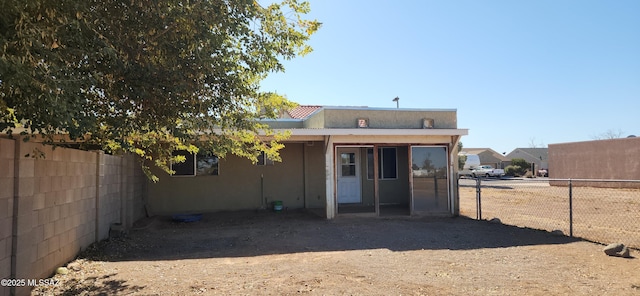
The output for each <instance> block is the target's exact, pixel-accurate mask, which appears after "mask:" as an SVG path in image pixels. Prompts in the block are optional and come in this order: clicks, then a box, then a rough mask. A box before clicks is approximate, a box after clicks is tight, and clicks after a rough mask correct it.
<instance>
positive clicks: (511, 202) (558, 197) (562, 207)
mask: <svg viewBox="0 0 640 296" xmlns="http://www.w3.org/2000/svg"><path fill="white" fill-rule="evenodd" d="M534 185H535V186H534ZM540 185H541V184H540V183H534V184H532V185H529V186H528V185H526V184H523V183H520V184H515V185H513V186H503V187H488V186H487V187H484V186H483V187H482V191H481V205H482V218H483V219H492V218H499V219H500V220H501V221H502V222H503V223H505V224H509V225H516V226H522V227H530V228H535V229H543V230H548V231H553V230H561V231H562V232H563V233H565V234H567V235H569V233H570V223H569V221H570V210H569V189H568V187H557V186H540ZM460 212H461V214H462V215H465V216H469V217H473V218H475V217H476V190H475V188H473V187H460ZM637 221H640V190H638V189H614V188H596V187H574V188H573V235H574V236H576V237H581V238H584V239H587V240H591V241H595V242H599V243H603V244H608V243H612V242H622V243H624V244H625V245H627V246H630V247H633V248H636V249H640V228H638V227H637Z"/></svg>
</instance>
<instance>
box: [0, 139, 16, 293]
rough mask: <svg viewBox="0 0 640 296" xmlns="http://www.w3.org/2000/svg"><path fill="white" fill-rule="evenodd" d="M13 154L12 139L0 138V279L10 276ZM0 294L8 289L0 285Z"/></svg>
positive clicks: (7, 291)
mask: <svg viewBox="0 0 640 296" xmlns="http://www.w3.org/2000/svg"><path fill="white" fill-rule="evenodd" d="M14 154H15V146H14V141H13V140H7V139H0V279H7V278H10V277H11V246H12V244H13V240H12V229H13V227H12V226H13V195H14V192H13V182H14V179H15V178H14V172H13V171H14V164H15V163H14V161H13V156H14ZM0 295H2V296H5V295H9V289H8V288H6V287H0Z"/></svg>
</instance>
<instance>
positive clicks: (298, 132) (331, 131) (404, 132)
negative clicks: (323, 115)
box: [273, 128, 469, 136]
mask: <svg viewBox="0 0 640 296" xmlns="http://www.w3.org/2000/svg"><path fill="white" fill-rule="evenodd" d="M273 131H275V132H285V131H289V132H291V135H292V136H464V135H467V134H469V130H468V129H372V128H309V129H295V128H294V129H274V130H273Z"/></svg>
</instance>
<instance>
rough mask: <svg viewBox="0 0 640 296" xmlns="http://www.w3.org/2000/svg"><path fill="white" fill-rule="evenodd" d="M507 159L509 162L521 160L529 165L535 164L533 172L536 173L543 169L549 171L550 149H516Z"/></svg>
mask: <svg viewBox="0 0 640 296" xmlns="http://www.w3.org/2000/svg"><path fill="white" fill-rule="evenodd" d="M506 157H507V158H508V159H509V161H511V160H513V159H516V158H520V159H524V160H525V161H527V162H529V163H533V164H534V166H535V167H534V168H533V171H534V172H536V171H538V170H541V169H545V170H548V169H549V149H548V148H516V149H514V150H513V151H511V153H509V154H507V155H506Z"/></svg>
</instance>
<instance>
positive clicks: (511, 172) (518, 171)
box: [504, 165, 523, 177]
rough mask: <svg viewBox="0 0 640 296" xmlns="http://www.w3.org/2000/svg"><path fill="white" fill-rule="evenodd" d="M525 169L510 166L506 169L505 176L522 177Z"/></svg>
mask: <svg viewBox="0 0 640 296" xmlns="http://www.w3.org/2000/svg"><path fill="white" fill-rule="evenodd" d="M522 173H523V169H522V167H520V166H517V165H510V166H507V167H506V168H504V174H505V175H507V176H513V177H520V176H522Z"/></svg>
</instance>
